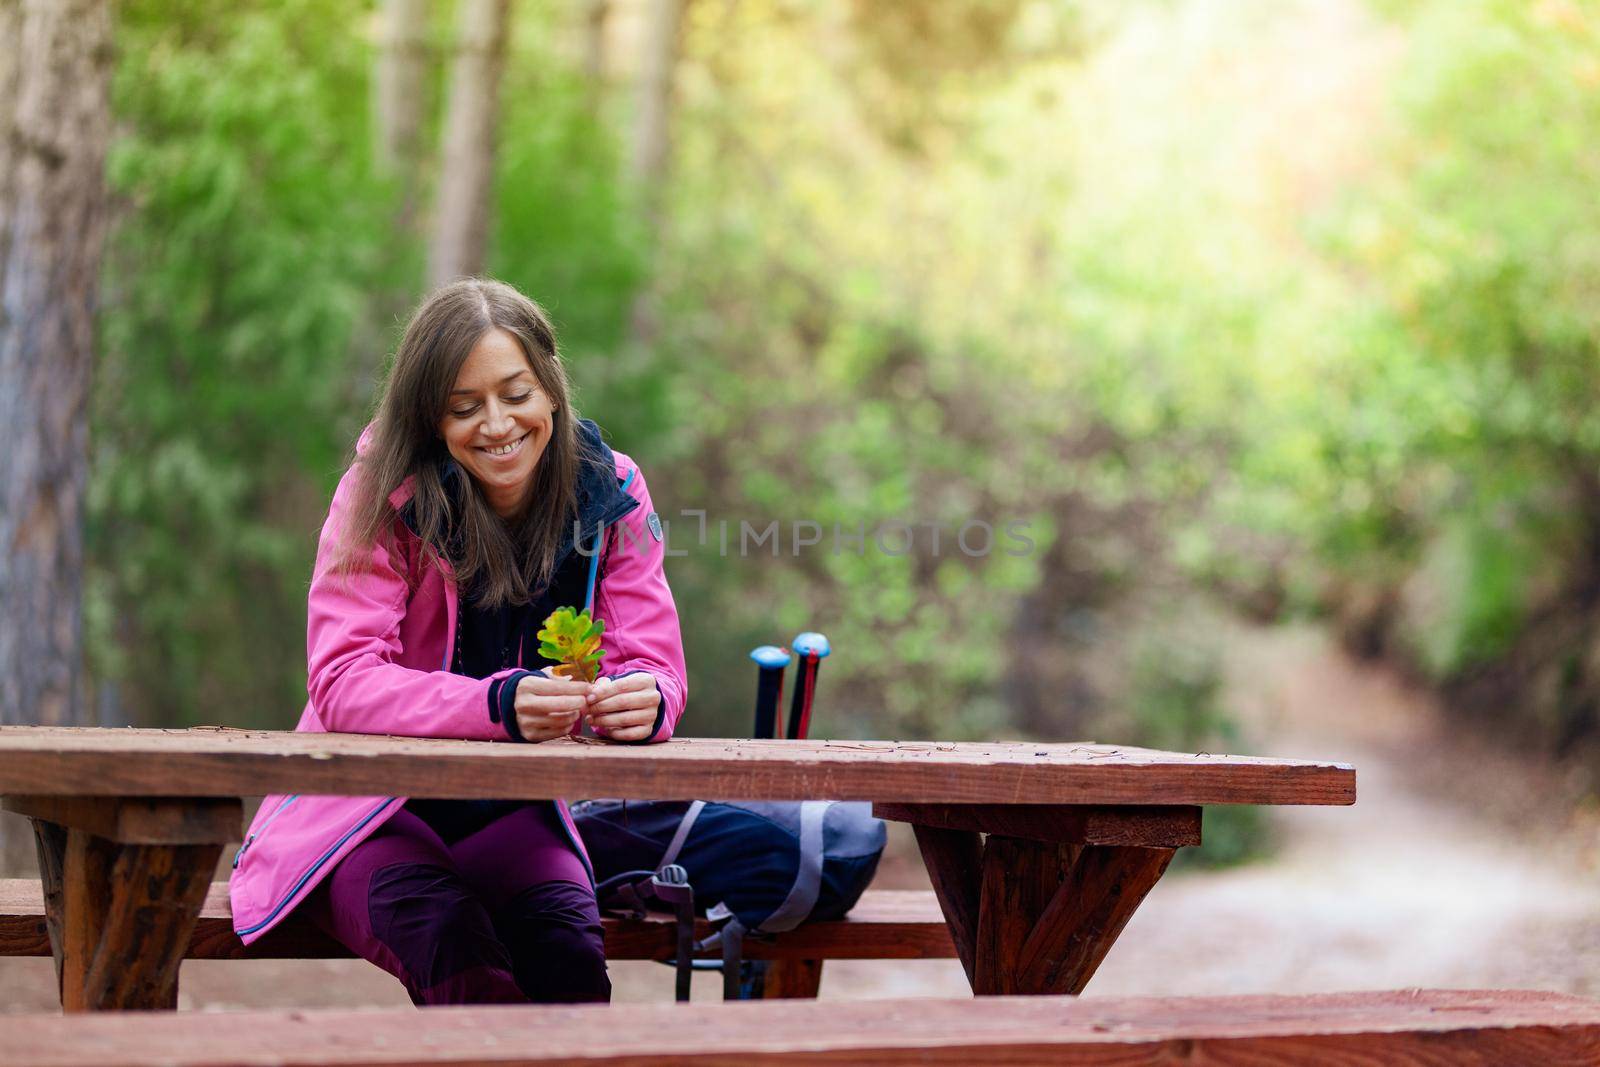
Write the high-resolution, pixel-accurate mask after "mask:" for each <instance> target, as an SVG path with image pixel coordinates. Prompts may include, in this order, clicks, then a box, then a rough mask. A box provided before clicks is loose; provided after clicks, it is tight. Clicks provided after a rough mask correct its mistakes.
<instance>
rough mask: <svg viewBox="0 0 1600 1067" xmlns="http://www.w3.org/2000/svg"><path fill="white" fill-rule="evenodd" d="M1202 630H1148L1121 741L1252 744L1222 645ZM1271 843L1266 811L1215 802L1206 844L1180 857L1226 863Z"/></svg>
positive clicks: (1228, 749)
mask: <svg viewBox="0 0 1600 1067" xmlns="http://www.w3.org/2000/svg"><path fill="white" fill-rule="evenodd" d="M1197 630H1198V625H1197V622H1186V623H1178V624H1173V623H1170V622H1169V623H1160V624H1155V625H1147V626H1146V627H1145V628H1144V632H1143V636H1142V637H1141V638H1140V642H1141V644H1140V647H1139V648H1138V650H1137V651H1136V653H1135V654H1134V657H1133V662H1132V664H1131V669H1130V677H1129V679H1128V683H1127V689H1126V694H1127V702H1128V703H1127V706H1128V709H1129V716H1128V721H1125V722H1118V723H1116V724H1115V725H1116V727H1117V730H1118V732H1117V734H1116V735H1115V736H1116V737H1117V739H1118V740H1119V741H1121V740H1123V739H1124V738H1126V739H1127V741H1128V743H1130V744H1137V745H1141V746H1143V747H1146V748H1158V749H1165V750H1167V751H1172V752H1195V753H1211V754H1214V755H1220V754H1223V753H1237V752H1248V751H1250V750H1251V746H1250V745H1249V743H1248V742H1247V740H1246V739H1245V738H1244V737H1243V736H1242V734H1241V731H1240V728H1239V726H1238V722H1237V720H1236V718H1235V717H1234V715H1233V714H1232V713H1231V712H1230V711H1229V710H1228V709H1227V708H1226V707H1225V705H1224V703H1223V697H1222V688H1223V686H1222V682H1223V678H1222V663H1221V657H1220V651H1219V648H1218V646H1217V645H1216V644H1215V643H1213V642H1210V641H1207V640H1206V639H1205V638H1204V637H1202V636H1201V635H1200V634H1199V633H1197V632H1196V631H1197ZM1269 842H1270V835H1269V832H1268V826H1267V818H1266V812H1265V811H1264V810H1263V809H1261V808H1258V807H1255V806H1254V805H1248V804H1221V805H1214V806H1212V807H1208V808H1207V809H1206V812H1205V834H1204V835H1203V842H1202V844H1201V845H1200V847H1198V848H1186V849H1181V850H1179V852H1178V854H1177V855H1176V856H1175V857H1174V860H1175V863H1176V865H1177V866H1178V867H1186V866H1196V867H1225V866H1229V865H1231V864H1236V863H1241V862H1243V861H1245V860H1249V859H1251V858H1254V857H1256V856H1258V855H1260V854H1261V853H1262V852H1264V851H1265V850H1266V848H1267V847H1268V844H1269Z"/></svg>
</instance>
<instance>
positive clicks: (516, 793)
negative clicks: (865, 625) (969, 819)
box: [0, 726, 1356, 805]
mask: <svg viewBox="0 0 1600 1067" xmlns="http://www.w3.org/2000/svg"><path fill="white" fill-rule="evenodd" d="M1355 779H1356V776H1355V770H1354V769H1353V768H1352V767H1350V766H1349V765H1348V764H1343V763H1329V762H1318V761H1311V760H1289V759H1272V758H1268V757H1262V756H1229V755H1211V754H1208V753H1198V754H1192V755H1191V754H1187V753H1180V752H1158V751H1155V750H1152V749H1142V748H1130V747H1122V746H1114V745H1095V744H1047V743H1043V742H1038V743H1032V742H1030V743H995V744H989V743H976V742H944V741H940V742H931V741H929V742H909V741H810V740H786V741H773V740H725V739H718V738H693V737H691V738H675V739H673V740H671V741H668V742H665V743H663V744H659V745H608V744H603V743H598V742H594V741H593V740H592V739H590V740H589V741H587V742H586V741H585V740H584V739H581V738H580V739H562V740H556V741H548V742H545V743H544V744H540V745H512V744H490V743H486V742H482V741H455V740H445V739H431V738H403V737H374V736H367V735H362V734H318V733H286V732H281V731H262V730H230V729H221V728H215V727H199V728H194V729H189V730H132V729H127V730H112V729H101V728H96V727H49V726H4V727H0V795H4V794H37V795H50V794H66V795H74V796H89V795H93V796H167V795H177V796H195V797H232V796H238V795H239V791H240V789H241V783H248V786H247V788H248V790H249V792H250V793H251V794H252V795H260V794H264V793H327V794H336V795H341V796H407V797H439V798H446V799H448V798H460V799H470V798H477V797H488V798H522V799H540V798H550V797H625V798H651V799H659V800H690V799H700V800H872V801H879V802H882V803H894V802H906V803H915V802H919V801H920V802H933V803H940V804H1140V805H1152V804H1153V805H1197V804H1353V803H1355V788H1356V787H1355Z"/></svg>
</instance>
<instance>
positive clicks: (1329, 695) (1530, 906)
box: [0, 632, 1600, 1011]
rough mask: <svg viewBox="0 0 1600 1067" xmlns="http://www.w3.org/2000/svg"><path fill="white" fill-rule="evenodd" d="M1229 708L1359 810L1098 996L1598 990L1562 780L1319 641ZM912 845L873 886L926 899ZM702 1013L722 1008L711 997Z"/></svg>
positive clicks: (294, 969)
mask: <svg viewBox="0 0 1600 1067" xmlns="http://www.w3.org/2000/svg"><path fill="white" fill-rule="evenodd" d="M1231 673H1232V678H1233V681H1232V684H1231V689H1232V696H1233V703H1234V704H1235V706H1237V707H1239V708H1241V710H1242V712H1243V714H1244V715H1245V718H1246V719H1247V721H1248V723H1249V725H1250V728H1251V729H1252V731H1253V733H1254V736H1255V737H1256V738H1257V744H1256V745H1255V748H1256V750H1257V751H1261V752H1266V753H1271V754H1274V755H1286V756H1307V757H1313V756H1314V757H1328V758H1336V759H1341V760H1345V761H1348V762H1350V763H1353V764H1354V765H1355V766H1356V769H1357V775H1358V790H1359V794H1360V799H1359V802H1358V803H1357V804H1356V805H1355V806H1354V807H1352V808H1330V809H1323V808H1314V809H1298V810H1291V809H1284V810H1282V811H1280V812H1279V814H1278V820H1277V826H1278V830H1279V832H1280V834H1281V840H1282V842H1283V847H1282V848H1281V849H1280V850H1279V851H1278V853H1277V854H1276V855H1275V856H1274V857H1273V858H1271V859H1270V860H1267V861H1265V862H1262V863H1258V864H1254V865H1251V866H1247V867H1242V868H1239V869H1235V870H1231V871H1224V872H1220V873H1204V872H1199V873H1191V874H1184V875H1178V876H1174V877H1172V878H1169V879H1166V880H1164V881H1163V882H1162V883H1161V884H1160V885H1159V886H1157V887H1156V889H1155V891H1154V892H1153V893H1152V894H1151V896H1150V898H1149V899H1148V900H1147V901H1146V902H1145V905H1144V906H1143V907H1142V908H1141V909H1140V910H1139V912H1138V914H1137V915H1135V916H1134V919H1133V921H1132V922H1131V923H1130V924H1129V926H1128V929H1127V930H1126V931H1125V932H1124V934H1123V936H1122V938H1121V940H1120V941H1119V942H1118V944H1117V946H1116V948H1115V949H1114V950H1113V951H1112V953H1111V955H1110V956H1109V957H1108V959H1107V960H1106V963H1105V965H1104V966H1103V967H1102V968H1101V970H1100V973H1099V974H1098V975H1097V976H1096V978H1095V980H1094V982H1093V984H1092V985H1091V986H1090V989H1089V992H1090V994H1091V995H1093V994H1121V993H1196V994H1199V993H1243V992H1268V991H1281V992H1313V991H1322V990H1340V989H1363V988H1401V987H1406V986H1436V987H1448V986H1457V987H1462V986H1479V987H1483V986H1501V987H1529V988H1545V989H1559V990H1566V991H1570V992H1575V993H1584V994H1591V995H1592V994H1594V993H1595V992H1596V991H1597V990H1600V885H1597V883H1596V878H1595V871H1596V868H1597V867H1600V862H1597V860H1596V856H1597V855H1600V848H1597V847H1596V843H1597V841H1600V835H1597V834H1596V832H1595V830H1594V823H1593V821H1592V820H1590V821H1587V822H1585V821H1582V820H1580V821H1578V822H1576V823H1575V822H1574V821H1573V820H1571V819H1570V818H1569V816H1568V814H1567V813H1566V811H1565V810H1564V808H1563V806H1562V805H1561V804H1559V803H1555V802H1553V801H1552V799H1551V794H1552V792H1553V790H1551V789H1549V788H1548V786H1547V783H1548V780H1549V773H1550V772H1549V771H1548V769H1545V768H1541V767H1539V766H1536V765H1533V764H1530V763H1527V762H1525V761H1522V760H1519V759H1516V758H1514V757H1511V756H1508V755H1505V754H1503V753H1500V752H1498V751H1497V750H1496V749H1494V748H1492V747H1489V746H1486V745H1483V744H1482V743H1478V742H1474V741H1472V740H1470V739H1465V738H1460V737H1453V736H1451V735H1450V734H1448V733H1447V732H1446V731H1445V730H1444V728H1443V724H1442V721H1441V718H1440V716H1439V714H1438V711H1437V709H1436V708H1435V707H1433V706H1432V705H1431V704H1430V703H1429V701H1428V700H1427V699H1426V698H1424V697H1422V696H1419V695H1418V694H1416V693H1415V692H1412V691H1408V690H1407V689H1406V688H1404V687H1403V686H1401V685H1400V684H1398V683H1397V682H1396V681H1395V680H1394V679H1393V677H1392V676H1391V675H1390V674H1388V673H1387V672H1385V671H1383V670H1380V669H1375V668H1371V667H1367V666H1363V665H1360V664H1356V663H1353V662H1351V661H1350V660H1348V659H1347V658H1345V657H1343V656H1341V655H1340V654H1339V653H1337V652H1336V651H1334V650H1332V649H1330V648H1329V647H1328V645H1327V644H1326V642H1324V641H1322V640H1321V639H1319V638H1318V637H1317V636H1316V635H1315V634H1311V633H1304V632H1300V633H1296V632H1274V633H1266V634H1262V633H1257V634H1252V635H1249V636H1248V637H1246V638H1245V639H1244V640H1242V641H1241V642H1240V643H1239V645H1238V650H1237V652H1236V654H1235V655H1234V656H1233V658H1232V670H1231ZM902 830H903V828H899V827H897V828H896V831H895V837H894V839H893V844H892V846H891V855H890V856H889V857H888V858H887V859H886V861H885V865H884V868H883V870H882V872H881V875H880V878H879V884H880V885H882V886H885V887H893V888H914V887H918V886H919V885H920V886H921V887H926V885H927V883H926V879H925V876H924V875H923V874H922V871H921V867H920V863H918V862H917V861H916V859H915V853H914V848H913V847H912V845H911V842H910V840H909V835H904V834H902V833H901V831H902ZM183 973H184V978H183V991H182V994H181V1002H182V1006H183V1007H185V1008H199V1009H211V1010H226V1009H237V1008H243V1007H280V1006H281V1007H300V1006H304V1007H312V1006H335V1005H339V1006H344V1005H351V1006H354V1005H372V1006H380V1005H388V1006H399V1005H403V1004H405V1003H406V1000H405V998H404V995H403V994H402V993H401V991H400V988H399V986H398V984H396V983H395V982H394V981H393V980H392V979H390V978H389V977H388V976H387V975H384V974H382V973H381V972H379V971H377V970H376V969H375V968H371V967H368V966H367V965H365V964H362V963H354V962H347V961H346V962H304V963H294V962H275V961H272V962H259V963H206V962H202V961H196V962H191V963H189V964H186V965H185V967H184V972H183ZM613 978H614V980H615V982H616V987H617V988H616V993H617V999H618V1000H622V1001H639V1000H665V999H668V998H669V997H670V996H671V975H670V972H669V971H667V970H666V969H665V968H663V967H659V966H656V965H653V964H648V963H623V964H616V965H614V966H613ZM53 985H54V983H53V975H52V974H51V970H50V964H49V962H48V961H45V960H0V1005H3V1008H0V1010H4V1011H23V1010H49V1009H50V1008H51V1007H53V1003H54V998H53ZM966 992H967V985H966V981H965V979H964V977H963V976H962V974H961V969H960V967H959V965H957V964H955V963H954V962H953V961H927V962H912V963H888V962H846V961H836V962H834V963H830V964H829V965H828V968H827V973H826V977H825V980H824V982H823V987H822V993H823V996H824V997H827V998H856V997H868V996H873V997H882V996H939V995H951V996H961V995H965V994H966ZM696 995H697V999H698V998H700V997H715V996H717V995H718V990H717V988H716V977H715V976H714V975H704V976H701V977H700V978H699V979H698V980H697V985H696Z"/></svg>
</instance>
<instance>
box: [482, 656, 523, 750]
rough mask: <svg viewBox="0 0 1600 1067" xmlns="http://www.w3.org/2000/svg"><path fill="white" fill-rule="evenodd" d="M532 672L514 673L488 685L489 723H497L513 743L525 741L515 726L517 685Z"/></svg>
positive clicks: (520, 730) (519, 728)
mask: <svg viewBox="0 0 1600 1067" xmlns="http://www.w3.org/2000/svg"><path fill="white" fill-rule="evenodd" d="M533 674H534V672H533V671H515V672H513V673H511V674H508V675H506V676H505V677H504V678H496V679H495V680H494V681H492V682H490V683H489V721H490V722H497V723H499V724H500V725H501V726H502V727H503V728H504V729H505V732H506V736H507V737H509V738H511V740H513V741H526V740H527V738H525V737H523V736H522V728H521V727H519V726H518V725H517V684H518V683H519V682H521V681H522V679H524V678H530V677H532V676H533Z"/></svg>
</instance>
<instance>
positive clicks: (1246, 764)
mask: <svg viewBox="0 0 1600 1067" xmlns="http://www.w3.org/2000/svg"><path fill="white" fill-rule="evenodd" d="M270 793H308V794H336V795H346V796H405V797H433V798H447V799H470V798H482V797H488V798H505V799H529V800H536V799H552V798H556V797H569V798H574V799H576V798H582V797H620V798H625V799H660V800H672V799H699V800H865V801H871V802H872V804H873V810H874V811H875V812H876V813H877V814H878V815H879V816H881V817H883V818H886V819H894V820H898V821H902V822H907V823H910V824H911V825H912V827H913V829H914V831H915V833H916V838H917V843H918V845H919V847H920V848H921V851H922V857H923V860H924V862H925V863H926V865H927V868H928V874H929V877H930V880H931V881H932V883H933V888H934V891H935V893H936V894H937V896H938V898H939V903H940V906H941V907H942V909H943V911H944V915H945V919H946V922H947V923H948V924H949V927H950V932H951V936H952V938H953V940H954V942H955V945H956V950H957V954H958V955H959V956H960V958H961V963H962V966H963V967H964V968H965V969H966V973H967V977H968V979H969V980H970V981H971V983H972V987H973V990H974V992H976V993H1077V992H1079V991H1081V990H1082V989H1083V987H1084V985H1085V984H1086V983H1087V982H1088V980H1089V978H1090V977H1091V976H1092V975H1093V974H1094V971H1095V969H1096V968H1097V967H1098V966H1099V964H1100V961H1101V960H1102V959H1103V958H1104V957H1105V954H1106V952H1107V950H1108V949H1109V948H1110V947H1111V945H1112V943H1113V942H1114V941H1115V940H1116V937H1117V935H1118V934H1119V933H1121V931H1122V929H1123V927H1124V926H1125V925H1126V924H1127V922H1128V919H1129V918H1130V917H1131V916H1132V915H1133V912H1134V910H1135V909H1136V908H1137V907H1138V906H1139V904H1140V902H1141V901H1142V900H1143V899H1144V897H1145V895H1146V894H1147V893H1148V892H1149V891H1150V889H1151V887H1152V886H1154V885H1155V883H1156V881H1157V880H1158V879H1159V878H1160V877H1161V875H1162V873H1163V872H1164V871H1165V870H1166V867H1167V864H1168V863H1169V862H1170V861H1171V859H1172V856H1173V853H1174V852H1175V850H1176V849H1178V848H1180V847H1183V846H1185V845H1196V844H1199V842H1200V822H1201V808H1202V806H1204V805H1207V804H1274V805H1275V804H1301V805H1303V804H1319V805H1337V804H1352V803H1354V802H1355V771H1354V769H1353V768H1351V767H1350V766H1348V765H1346V764H1340V763H1328V762H1315V761H1306V760H1287V759H1270V758H1265V757H1254V756H1230V755H1213V754H1209V753H1197V754H1183V753H1174V752H1158V751H1153V750H1149V749H1140V748H1129V747H1118V746H1113V745H1098V744H1043V743H1032V742H1025V743H1023V742H1012V743H999V744H978V743H958V742H900V741H824V740H810V741H799V740H796V741H771V740H723V739H705V738H679V739H674V740H672V741H669V742H666V743H665V744H660V745H638V746H629V745H611V744H603V743H599V742H593V741H585V740H582V739H577V740H561V741H550V742H546V743H544V744H539V745H513V744H491V743H486V742H479V741H453V740H436V739H424V738H402V737H376V736H367V735H358V734H315V733H286V732H270V731H257V730H229V729H217V728H210V727H201V728H197V729H191V730H132V729H126V730H117V729H98V728H59V727H26V726H8V727H0V797H3V798H4V804H5V806H6V807H7V808H8V809H10V810H12V811H16V812H19V813H21V814H23V815H26V816H28V817H29V818H30V819H32V820H33V825H34V830H35V834H36V836H37V839H38V844H39V859H40V870H41V875H42V877H43V881H44V889H45V899H46V913H47V917H48V921H49V926H50V938H51V947H52V949H53V952H54V955H55V958H56V968H57V976H58V979H59V980H60V984H61V999H62V1004H63V1006H64V1007H65V1008H67V1009H68V1010H69V1011H70V1010H105V1009H118V1008H170V1007H173V1006H175V1004H176V1000H177V973H178V965H179V963H181V961H182V959H183V952H184V948H185V946H186V945H187V944H188V941H189V935H190V932H191V930H192V928H193V926H194V923H195V920H196V918H197V916H198V915H199V912H200V907H201V905H202V903H203V902H204V900H205V895H206V889H207V886H208V885H209V883H210V880H211V876H212V873H213V871H214V870H215V867H216V864H217V860H218V857H219V855H220V852H221V849H222V847H223V846H224V845H226V844H227V843H229V842H230V841H237V840H239V838H240V836H241V830H242V810H243V809H242V805H241V802H240V798H241V797H247V796H260V795H265V794H270Z"/></svg>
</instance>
